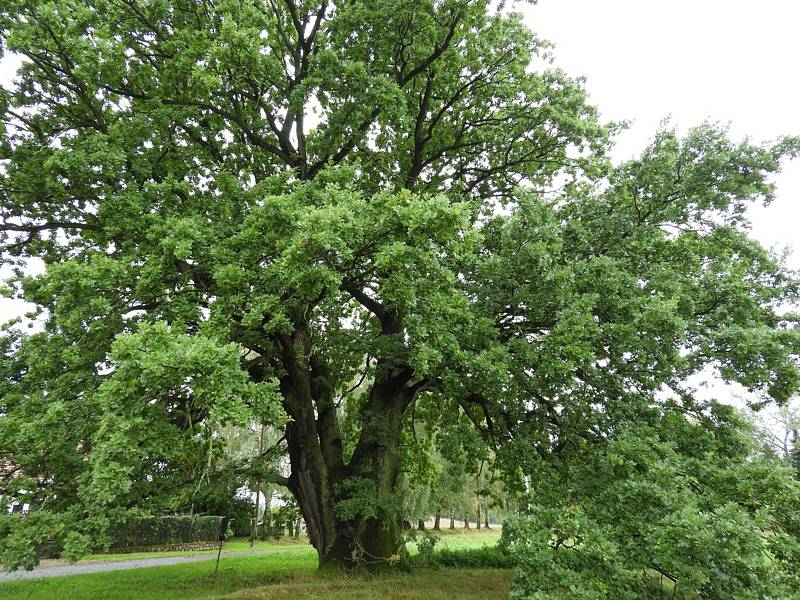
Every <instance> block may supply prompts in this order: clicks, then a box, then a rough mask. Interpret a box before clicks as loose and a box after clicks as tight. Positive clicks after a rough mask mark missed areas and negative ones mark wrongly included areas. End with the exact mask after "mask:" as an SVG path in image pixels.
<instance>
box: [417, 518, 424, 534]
mask: <svg viewBox="0 0 800 600" xmlns="http://www.w3.org/2000/svg"><path fill="white" fill-rule="evenodd" d="M417 531H425V521H424V520H423V519H417Z"/></svg>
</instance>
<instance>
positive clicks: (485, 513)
mask: <svg viewBox="0 0 800 600" xmlns="http://www.w3.org/2000/svg"><path fill="white" fill-rule="evenodd" d="M483 524H484V526H485V527H486V529H491V527H489V509H487V508H486V507H485V506H484V507H483Z"/></svg>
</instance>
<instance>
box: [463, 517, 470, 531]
mask: <svg viewBox="0 0 800 600" xmlns="http://www.w3.org/2000/svg"><path fill="white" fill-rule="evenodd" d="M464 529H469V513H467V515H466V516H465V517H464Z"/></svg>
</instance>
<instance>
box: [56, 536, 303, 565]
mask: <svg viewBox="0 0 800 600" xmlns="http://www.w3.org/2000/svg"><path fill="white" fill-rule="evenodd" d="M307 547H308V538H306V537H305V536H303V537H300V538H298V539H294V538H286V539H281V540H277V541H274V540H270V541H268V542H256V543H255V545H254V546H253V547H252V548H251V547H250V541H249V540H248V539H247V538H233V539H232V540H229V541H227V542H225V547H224V548H223V549H222V556H225V553H226V552H242V551H249V550H286V549H288V548H291V549H297V548H303V549H305V548H307ZM196 554H213V555H214V556H216V555H217V550H216V549H214V550H176V551H171V552H130V553H128V554H125V553H119V554H91V555H89V556H87V557H86V558H82V559H81V561H80V562H87V561H89V562H95V561H102V562H106V561H109V562H110V561H118V560H131V559H135V558H158V557H161V556H194V555H196ZM63 563H64V561H62V560H58V559H56V560H48V561H42V564H49V565H55V564H63Z"/></svg>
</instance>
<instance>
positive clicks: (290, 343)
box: [280, 313, 421, 569]
mask: <svg viewBox="0 0 800 600" xmlns="http://www.w3.org/2000/svg"><path fill="white" fill-rule="evenodd" d="M381 325H382V332H383V333H384V334H385V335H387V336H391V339H396V338H397V336H398V335H399V334H400V333H401V332H402V327H401V326H400V323H399V321H398V320H397V319H396V317H394V316H392V315H389V314H388V313H386V314H383V315H382V318H381ZM309 339H310V336H308V335H307V334H304V333H303V332H295V334H294V335H292V336H291V339H290V338H289V336H286V339H282V340H281V348H282V351H283V357H282V358H283V364H284V368H285V369H286V374H285V376H284V377H282V378H281V381H280V383H281V393H282V395H283V399H284V407H285V408H286V412H287V413H288V415H289V417H290V418H291V421H290V422H289V424H288V425H287V427H286V436H285V437H286V444H287V446H288V450H289V460H290V464H291V475H290V476H289V478H288V480H286V481H285V482H284V483H285V484H286V485H287V487H288V488H289V490H290V491H291V492H292V493H293V495H294V496H295V498H296V499H297V502H298V504H299V506H300V510H301V512H302V515H303V519H304V521H305V523H306V529H307V530H308V536H309V539H310V542H311V544H312V545H313V546H314V548H315V549H316V550H317V555H318V557H319V564H320V567H321V568H354V567H362V566H363V567H366V568H370V569H381V568H385V567H394V566H398V565H400V566H405V565H407V563H408V553H407V551H406V550H405V545H404V543H403V538H402V534H401V529H400V523H401V521H400V515H398V514H397V512H396V507H397V506H398V503H397V502H396V500H395V498H394V492H395V488H396V484H397V477H398V474H399V472H400V451H399V449H400V432H401V428H402V425H403V415H404V414H405V411H406V410H407V408H408V406H409V404H410V402H411V400H412V399H413V398H414V395H415V394H416V393H417V391H418V390H419V389H420V388H421V385H420V384H419V383H417V384H414V385H410V383H409V382H410V380H411V378H412V376H413V371H412V370H411V369H410V368H407V367H398V366H397V364H396V362H392V361H384V362H381V361H379V362H378V364H377V365H376V368H375V379H374V383H373V384H372V387H371V389H370V391H369V394H368V396H367V400H366V402H364V404H363V406H362V408H361V413H360V419H359V421H360V425H361V431H360V434H359V439H358V442H357V444H356V447H355V449H354V451H353V454H352V457H351V458H350V461H349V462H347V463H345V462H344V455H343V449H342V439H341V434H340V431H339V426H338V422H337V414H336V405H335V403H334V398H333V393H332V390H331V387H330V383H329V382H330V381H331V378H330V374H329V372H328V370H327V365H326V364H324V363H323V362H322V360H321V359H320V358H319V356H318V355H316V354H314V352H313V351H312V347H311V344H310V342H309Z"/></svg>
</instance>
